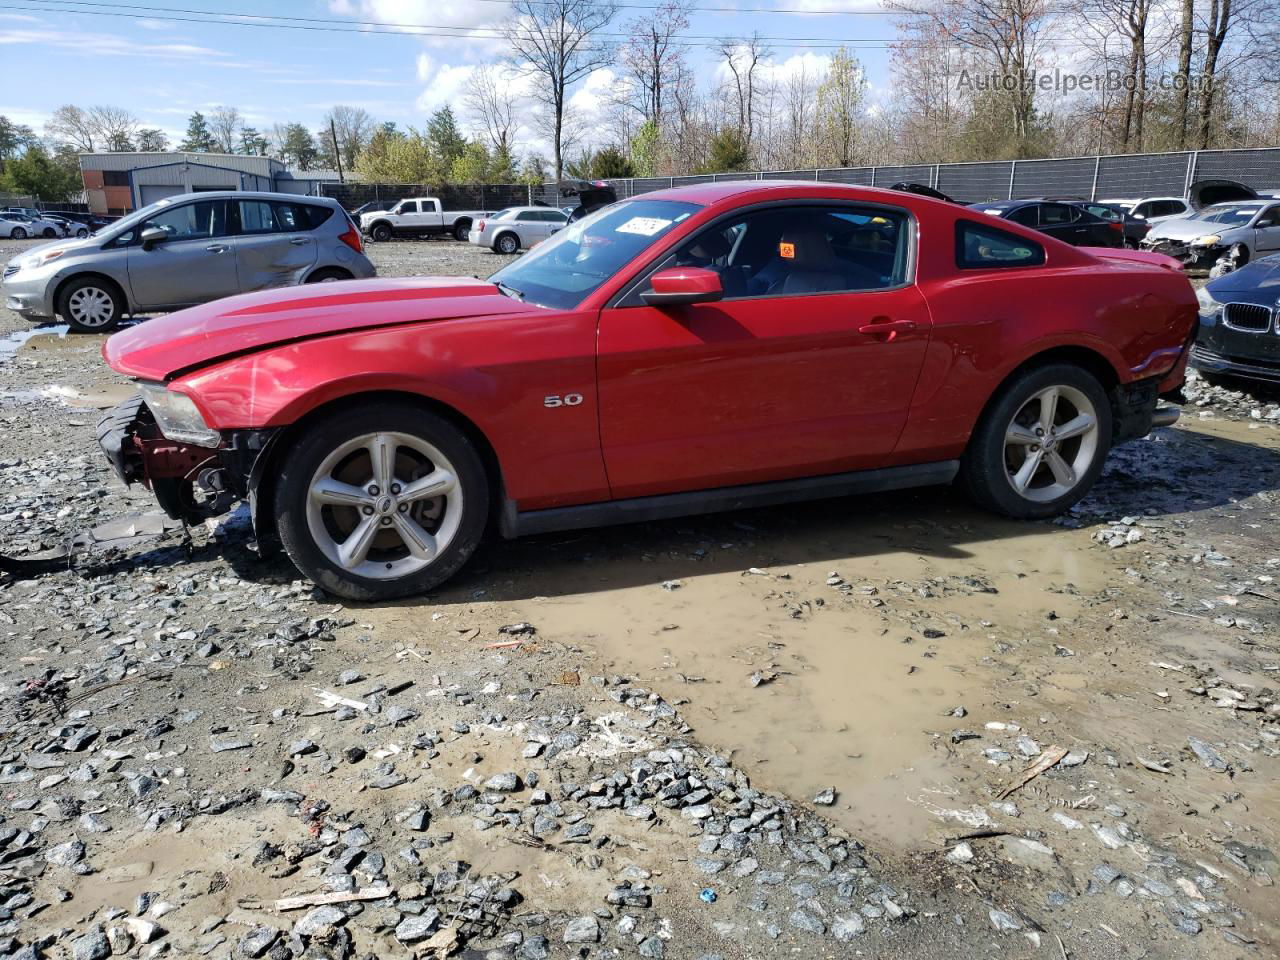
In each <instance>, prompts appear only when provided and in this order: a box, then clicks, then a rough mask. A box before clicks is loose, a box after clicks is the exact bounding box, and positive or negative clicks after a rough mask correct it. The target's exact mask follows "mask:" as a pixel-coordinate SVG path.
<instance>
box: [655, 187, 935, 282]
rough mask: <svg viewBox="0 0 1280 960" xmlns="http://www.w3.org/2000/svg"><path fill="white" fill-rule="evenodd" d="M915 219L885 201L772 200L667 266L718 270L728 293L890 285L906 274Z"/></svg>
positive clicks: (687, 246) (707, 233) (702, 238)
mask: <svg viewBox="0 0 1280 960" xmlns="http://www.w3.org/2000/svg"><path fill="white" fill-rule="evenodd" d="M908 223H909V220H908V217H907V215H906V213H905V212H904V211H901V210H893V209H881V208H878V207H855V206H831V207H826V206H817V205H815V206H798V207H772V208H768V209H765V210H758V211H755V212H753V213H748V214H744V215H742V216H740V217H736V218H733V219H731V220H722V221H720V222H719V223H717V224H714V225H712V226H710V227H708V228H707V229H706V230H704V231H702V232H701V233H699V234H698V235H697V236H695V237H693V238H692V239H691V240H688V241H686V242H685V243H684V244H683V245H682V246H681V247H680V248H679V249H677V250H676V251H675V253H674V254H672V255H671V256H669V257H667V258H666V259H665V260H664V261H663V262H662V264H661V265H660V268H661V267H668V266H697V267H703V268H706V269H708V270H714V271H715V272H716V273H718V274H719V275H720V283H721V286H722V287H723V288H724V295H725V298H726V299H735V298H736V299H742V298H747V297H785V296H802V295H805V294H815V293H852V292H855V291H864V290H883V289H886V288H889V287H895V286H898V285H899V284H902V283H905V282H906V279H907V261H908V255H909V252H910V244H909V240H908V236H909V231H908V229H907V225H908Z"/></svg>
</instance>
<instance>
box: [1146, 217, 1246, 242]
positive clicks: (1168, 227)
mask: <svg viewBox="0 0 1280 960" xmlns="http://www.w3.org/2000/svg"><path fill="white" fill-rule="evenodd" d="M1235 229H1238V228H1237V227H1232V226H1227V225H1226V224H1221V223H1208V222H1206V221H1204V220H1165V221H1164V222H1163V223H1157V224H1153V225H1152V227H1151V232H1150V233H1148V234H1147V237H1146V238H1147V239H1148V240H1195V239H1196V238H1198V237H1208V236H1211V235H1213V234H1219V233H1225V232H1229V231H1231V230H1235Z"/></svg>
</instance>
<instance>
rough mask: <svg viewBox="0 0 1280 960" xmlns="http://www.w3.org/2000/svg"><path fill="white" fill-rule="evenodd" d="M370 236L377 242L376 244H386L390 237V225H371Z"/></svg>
mask: <svg viewBox="0 0 1280 960" xmlns="http://www.w3.org/2000/svg"><path fill="white" fill-rule="evenodd" d="M372 236H373V239H374V240H376V241H378V243H386V242H387V241H388V240H390V239H391V236H392V234H391V224H389V223H375V224H374V225H373V230H372Z"/></svg>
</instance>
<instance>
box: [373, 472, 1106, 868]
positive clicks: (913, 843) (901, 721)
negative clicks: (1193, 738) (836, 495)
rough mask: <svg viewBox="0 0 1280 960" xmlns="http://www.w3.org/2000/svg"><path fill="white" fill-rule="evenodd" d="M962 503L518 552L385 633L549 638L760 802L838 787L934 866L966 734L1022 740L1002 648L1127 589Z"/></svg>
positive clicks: (1045, 531) (376, 613) (767, 519)
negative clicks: (459, 600)
mask: <svg viewBox="0 0 1280 960" xmlns="http://www.w3.org/2000/svg"><path fill="white" fill-rule="evenodd" d="M942 496H943V499H944V500H945V501H946V502H945V504H944V505H942V506H936V505H935V506H932V507H930V506H929V505H928V503H927V501H929V500H930V499H934V500H936V499H938V497H939V494H938V492H937V491H932V492H930V491H925V492H922V493H919V494H911V495H908V496H904V497H902V498H901V499H902V500H904V501H905V502H906V504H907V506H906V508H905V510H904V511H903V512H902V513H897V512H894V511H883V510H881V511H874V510H873V511H869V512H861V511H860V510H859V508H858V506H857V504H856V503H853V502H849V503H844V502H842V503H838V504H837V503H833V504H827V505H821V504H813V505H804V506H799V507H793V508H783V509H778V510H771V511H766V512H764V513H762V514H760V515H759V516H760V518H761V521H760V522H761V523H762V524H763V525H767V526H768V527H769V530H768V532H767V533H766V532H765V531H764V530H763V529H759V528H757V527H755V526H754V525H752V524H744V523H740V522H738V521H735V520H734V519H733V518H732V517H727V518H716V519H714V520H707V521H705V522H703V523H702V524H700V525H699V528H698V529H697V530H696V531H690V530H689V529H688V528H686V527H681V526H677V525H674V524H673V525H653V526H652V527H649V528H643V529H639V528H632V529H631V530H626V529H619V530H613V531H597V532H594V533H591V534H588V535H585V536H582V537H573V538H568V539H566V540H563V541H558V542H554V541H550V540H549V539H548V538H542V539H541V540H534V541H519V542H516V543H511V544H505V545H503V546H502V548H501V562H502V569H497V570H489V571H488V572H487V574H482V575H479V576H477V577H476V578H475V580H474V581H473V582H472V583H469V584H467V585H466V586H465V587H463V588H462V589H461V590H459V593H471V594H472V596H473V597H475V598H476V599H473V600H472V602H470V603H466V604H460V605H458V606H453V607H450V606H444V605H442V604H441V603H439V602H437V603H434V604H432V605H430V606H429V607H428V606H416V605H410V606H409V607H395V608H383V609H381V610H368V611H364V613H367V614H369V615H371V616H372V617H373V618H374V619H375V620H382V621H384V622H385V623H386V625H387V627H388V628H390V629H391V630H395V629H396V627H397V626H399V625H404V626H407V627H409V629H410V631H417V630H420V631H421V632H422V633H423V634H424V635H428V636H434V637H438V636H439V635H440V634H439V632H438V630H436V629H432V628H429V627H424V626H420V625H423V624H429V623H431V622H432V617H433V615H434V616H435V617H437V623H438V622H439V620H444V621H445V622H446V624H448V625H451V626H455V627H466V626H479V625H481V621H482V620H489V619H496V620H497V621H498V622H511V621H513V620H519V619H524V620H528V621H529V622H531V623H533V624H534V625H535V626H536V627H537V630H538V638H539V642H548V643H556V644H564V645H567V646H570V647H572V648H576V649H579V650H581V651H582V655H583V658H584V659H583V665H582V671H583V673H584V675H611V674H615V673H616V674H623V675H629V676H635V677H637V678H638V680H637V682H638V683H639V684H641V685H644V686H646V687H650V688H652V689H655V690H658V691H659V692H660V693H661V694H662V695H663V696H664V697H665V698H666V699H667V700H669V701H671V702H672V703H675V704H678V705H679V706H680V710H681V712H682V715H683V716H684V717H685V719H686V720H687V721H688V722H689V724H690V725H691V726H692V727H693V728H694V731H695V733H696V735H697V737H698V738H699V739H700V740H702V741H703V742H706V743H707V744H709V745H711V746H713V747H716V748H717V749H720V750H722V751H725V752H727V753H731V754H732V755H733V757H734V759H735V760H736V761H738V762H740V763H742V764H743V766H744V767H745V769H747V770H749V771H751V773H752V778H753V782H754V783H755V784H756V785H757V786H760V787H762V788H766V789H774V790H780V791H782V792H784V793H787V794H788V795H790V796H792V797H793V798H795V799H797V800H802V801H809V800H811V799H812V798H813V797H815V796H816V795H817V794H819V793H820V792H821V791H823V790H825V789H827V788H830V787H834V788H835V791H836V801H835V804H834V805H833V806H831V807H830V808H828V811H827V812H828V813H829V814H830V815H831V816H832V817H833V818H834V819H835V820H837V821H838V822H840V823H841V824H842V825H844V826H846V827H847V828H848V829H849V830H851V831H852V832H853V833H854V835H855V836H858V837H861V838H865V839H867V840H869V841H873V842H875V843H876V844H878V845H880V846H885V845H891V846H893V847H897V848H915V847H919V846H920V845H921V844H922V843H924V842H926V838H927V837H929V836H931V835H932V834H933V833H936V830H937V823H938V821H937V819H936V817H935V816H934V815H933V814H932V813H931V812H930V811H931V809H936V807H937V806H938V805H944V806H945V805H947V804H946V803H945V801H946V796H947V795H948V794H949V793H950V792H951V789H950V788H949V787H947V783H948V781H949V780H950V778H951V777H952V776H953V775H954V773H955V772H957V770H958V767H957V768H956V770H953V769H952V764H951V762H950V760H949V740H950V734H951V732H952V731H953V730H956V729H960V728H963V729H975V728H976V729H979V730H980V729H981V728H982V726H983V724H984V723H986V722H990V721H999V720H1001V719H1004V713H1003V711H1004V710H1005V709H1006V708H1005V707H1004V706H1002V705H1001V706H997V704H1004V703H1005V702H1007V696H1005V698H1004V699H1002V691H1001V690H1000V682H1001V679H1002V678H1001V673H1000V671H1001V668H1000V667H999V666H998V659H997V658H995V657H994V655H993V651H994V649H995V647H996V644H997V642H998V639H1000V638H1002V639H1008V638H1009V637H1010V635H1011V634H1012V635H1014V636H1018V635H1020V633H1021V632H1022V631H1024V630H1025V631H1027V632H1028V633H1029V634H1031V633H1033V634H1034V635H1035V636H1036V637H1037V638H1038V639H1039V638H1041V637H1042V636H1043V631H1044V629H1045V627H1046V625H1051V623H1052V620H1051V619H1050V617H1051V616H1052V617H1060V618H1069V617H1074V616H1075V615H1076V614H1077V613H1078V612H1079V611H1080V610H1081V609H1082V607H1083V604H1084V600H1083V599H1082V597H1083V596H1085V595H1088V594H1090V593H1094V592H1096V591H1098V590H1100V589H1101V588H1102V587H1103V586H1104V585H1105V582H1106V579H1107V572H1106V569H1107V568H1106V566H1105V557H1104V556H1103V555H1101V554H1099V553H1098V551H1097V550H1096V548H1092V547H1091V546H1090V544H1089V541H1088V537H1087V534H1085V533H1083V532H1077V531H1069V530H1063V529H1060V528H1054V527H1043V526H1028V525H1021V524H1009V523H1004V522H1001V521H995V520H992V519H991V518H990V517H986V516H983V515H981V514H978V513H977V512H976V511H973V510H971V509H970V508H968V507H963V508H961V507H957V505H956V504H955V502H954V501H953V500H951V499H950V497H949V495H945V494H944V495H942ZM910 517H916V518H922V519H916V520H910V521H909V520H907V519H906V518H910ZM735 523H736V524H737V525H736V526H735ZM743 527H745V528H747V529H745V530H743V529H740V528H743ZM709 530H716V531H717V532H720V533H726V534H730V535H732V534H734V533H736V534H737V536H736V537H734V539H733V540H728V539H723V540H717V539H712V538H708V537H706V534H707V533H708V531H709ZM925 550H928V551H929V552H924V551H925ZM575 555H576V556H575ZM571 557H572V559H570V558H571ZM766 558H768V559H766ZM780 558H785V562H779V560H780ZM495 559H497V558H495ZM757 564H759V565H757ZM480 585H483V586H487V587H489V588H491V590H492V593H493V594H494V595H497V596H499V597H502V598H504V599H489V595H488V592H487V591H485V590H475V589H474V588H475V587H476V586H480ZM506 598H512V599H506ZM517 598H518V599H517ZM439 599H440V600H445V601H447V600H448V599H450V598H448V597H441V598H439ZM477 600H478V602H477ZM411 625H418V626H411ZM1003 693H1007V692H1003ZM960 706H963V707H964V708H965V710H966V712H967V715H966V716H964V717H957V716H954V715H953V714H952V711H954V709H955V708H956V707H960Z"/></svg>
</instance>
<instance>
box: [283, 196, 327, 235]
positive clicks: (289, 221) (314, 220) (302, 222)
mask: <svg viewBox="0 0 1280 960" xmlns="http://www.w3.org/2000/svg"><path fill="white" fill-rule="evenodd" d="M331 216H333V208H332V207H322V206H319V205H317V204H314V203H277V204H276V225H277V229H279V230H314V229H315V228H316V227H318V226H320V224H322V223H324V222H325V221H326V220H328V219H329V218H330V217H331Z"/></svg>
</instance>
